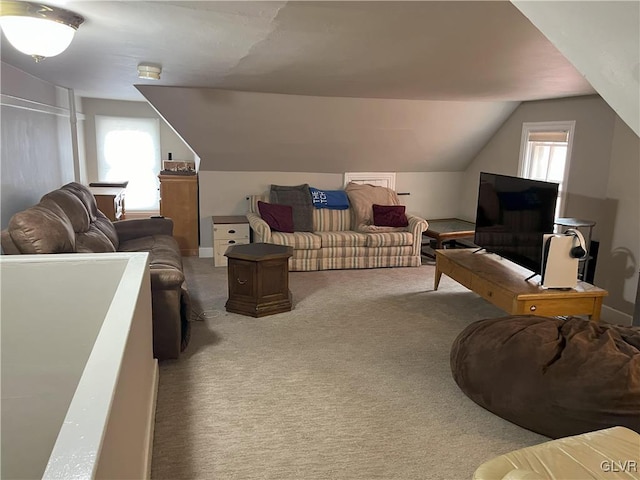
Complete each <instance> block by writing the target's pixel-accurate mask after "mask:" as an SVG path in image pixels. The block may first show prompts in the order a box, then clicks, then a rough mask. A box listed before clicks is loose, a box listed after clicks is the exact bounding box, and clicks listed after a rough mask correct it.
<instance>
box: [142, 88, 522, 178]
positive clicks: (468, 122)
mask: <svg viewBox="0 0 640 480" xmlns="http://www.w3.org/2000/svg"><path fill="white" fill-rule="evenodd" d="M139 89H140V91H141V92H142V94H143V95H144V96H145V97H146V98H147V99H148V100H149V102H150V103H151V104H152V105H153V106H154V107H155V108H156V109H157V111H158V112H159V113H160V114H161V115H162V116H163V118H165V119H166V120H167V121H168V123H170V124H171V125H172V126H173V128H174V129H175V130H176V131H177V132H178V133H179V134H180V135H181V136H182V138H183V139H184V140H185V142H186V143H187V144H189V145H190V146H191V148H192V149H193V150H194V151H195V152H196V153H197V154H198V156H199V157H200V159H201V162H200V169H201V170H222V171H224V170H227V171H283V172H288V171H292V172H326V173H340V172H345V171H350V170H355V171H397V172H403V171H404V172H420V171H456V170H462V169H464V167H465V166H466V164H467V163H468V162H469V160H470V159H471V158H473V156H474V155H475V154H476V153H477V152H478V150H479V149H480V148H482V146H483V145H484V144H485V143H486V142H487V140H488V139H489V137H490V136H491V135H492V134H493V132H494V131H495V130H496V129H497V128H498V127H499V126H500V125H501V124H502V122H503V121H504V120H505V119H506V118H507V117H508V116H509V115H510V114H511V112H512V111H513V110H514V109H515V107H516V106H517V105H518V103H517V102H472V101H467V102H447V101H428V100H386V99H364V98H339V97H312V96H302V95H281V94H270V93H250V92H236V91H225V90H217V89H205V88H178V87H151V86H140V87H139Z"/></svg>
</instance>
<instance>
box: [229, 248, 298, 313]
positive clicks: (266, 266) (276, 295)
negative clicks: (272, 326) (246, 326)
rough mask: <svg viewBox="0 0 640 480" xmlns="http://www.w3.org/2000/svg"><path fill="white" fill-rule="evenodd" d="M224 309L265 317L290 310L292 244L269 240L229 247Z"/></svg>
mask: <svg viewBox="0 0 640 480" xmlns="http://www.w3.org/2000/svg"><path fill="white" fill-rule="evenodd" d="M224 255H225V257H227V278H228V284H229V299H228V300H227V303H226V305H225V307H226V309H227V312H232V313H239V314H241V315H248V316H250V317H264V316H266V315H273V314H275V313H282V312H289V311H291V308H292V303H291V292H290V291H289V257H291V256H292V255H293V247H287V246H284V245H275V244H271V243H248V244H245V245H234V246H232V247H229V248H228V249H227V251H226V253H225V254H224Z"/></svg>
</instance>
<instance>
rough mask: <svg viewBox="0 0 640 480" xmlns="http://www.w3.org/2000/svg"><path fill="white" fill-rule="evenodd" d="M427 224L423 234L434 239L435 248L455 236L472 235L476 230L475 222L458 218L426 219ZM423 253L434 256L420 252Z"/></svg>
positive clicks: (424, 253) (453, 238) (440, 246)
mask: <svg viewBox="0 0 640 480" xmlns="http://www.w3.org/2000/svg"><path fill="white" fill-rule="evenodd" d="M427 223H428V224H429V226H428V227H427V230H426V231H425V232H423V234H422V235H423V236H425V237H430V238H434V239H435V240H436V249H440V248H442V247H443V243H444V242H446V241H449V240H455V239H456V238H465V237H473V236H474V235H475V232H476V224H475V223H472V222H467V221H466V220H461V219H459V218H440V219H436V220H427ZM422 254H423V255H427V256H429V257H432V258H434V256H433V255H431V254H429V253H426V252H422Z"/></svg>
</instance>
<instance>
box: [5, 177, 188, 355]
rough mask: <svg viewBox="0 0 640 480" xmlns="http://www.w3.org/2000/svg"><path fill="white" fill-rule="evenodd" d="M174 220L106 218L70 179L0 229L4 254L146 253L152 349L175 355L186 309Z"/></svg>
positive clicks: (182, 342) (184, 338)
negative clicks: (149, 285)
mask: <svg viewBox="0 0 640 480" xmlns="http://www.w3.org/2000/svg"><path fill="white" fill-rule="evenodd" d="M172 233H173V221H172V220H171V219H168V218H146V219H134V220H123V221H119V222H113V223H112V222H111V221H110V220H109V219H108V218H107V217H106V216H105V215H104V214H103V213H102V212H101V211H99V210H98V208H97V206H96V201H95V199H94V197H93V195H92V194H91V191H90V190H89V189H88V188H87V187H85V186H84V185H81V184H79V183H75V182H73V183H69V184H67V185H64V186H63V187H61V188H59V189H58V190H54V191H52V192H49V193H47V194H46V195H44V196H43V197H42V199H41V200H40V203H38V204H37V205H35V206H33V207H30V208H28V209H26V210H23V211H21V212H18V213H16V214H15V215H14V216H13V217H12V218H11V220H10V221H9V225H8V227H7V229H5V230H2V232H1V241H2V250H3V253H4V254H7V255H16V254H44V253H73V252H75V253H107V252H116V251H118V252H148V253H149V266H150V274H151V298H152V316H153V352H154V356H155V357H156V358H157V359H158V360H165V359H171V358H178V356H179V355H180V352H181V351H182V350H183V349H184V348H185V347H186V346H187V343H188V341H189V321H188V320H189V316H190V314H191V307H190V302H189V295H188V292H187V289H186V284H185V279H184V273H183V270H182V257H181V255H180V248H179V246H178V243H177V242H176V240H175V239H174V238H173V236H172Z"/></svg>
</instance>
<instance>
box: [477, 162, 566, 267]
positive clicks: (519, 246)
mask: <svg viewBox="0 0 640 480" xmlns="http://www.w3.org/2000/svg"><path fill="white" fill-rule="evenodd" d="M557 197H558V184H557V183H551V182H542V181H538V180H530V179H527V178H519V177H511V176H508V175H498V174H496V173H486V172H481V173H480V185H479V187H478V207H477V211H476V232H475V240H474V243H475V244H476V245H478V246H479V247H482V248H484V249H486V250H487V251H488V252H491V253H495V254H497V255H500V256H501V257H504V258H507V259H509V260H511V261H512V262H515V263H517V264H518V265H521V266H523V267H525V268H527V269H529V270H531V271H532V272H534V273H538V274H539V273H540V267H541V261H542V240H543V235H544V234H545V233H553V227H554V219H555V210H556V200H557Z"/></svg>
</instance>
